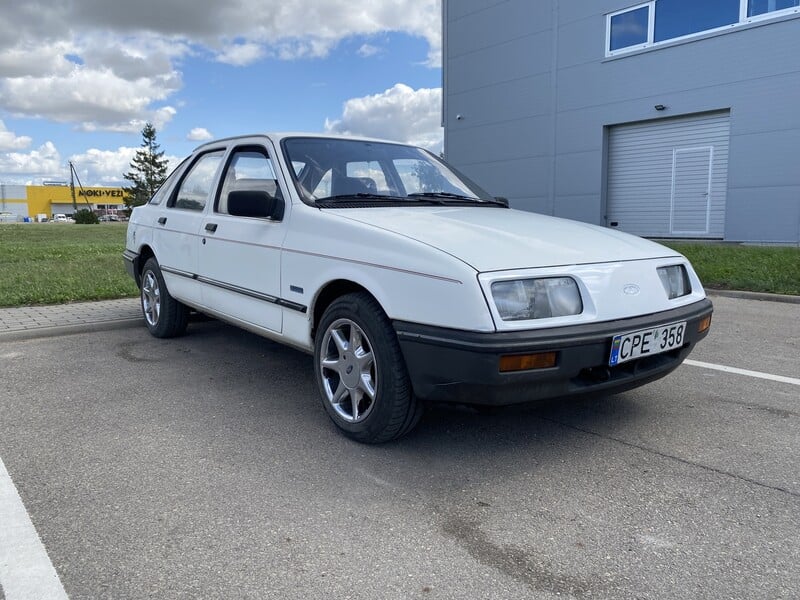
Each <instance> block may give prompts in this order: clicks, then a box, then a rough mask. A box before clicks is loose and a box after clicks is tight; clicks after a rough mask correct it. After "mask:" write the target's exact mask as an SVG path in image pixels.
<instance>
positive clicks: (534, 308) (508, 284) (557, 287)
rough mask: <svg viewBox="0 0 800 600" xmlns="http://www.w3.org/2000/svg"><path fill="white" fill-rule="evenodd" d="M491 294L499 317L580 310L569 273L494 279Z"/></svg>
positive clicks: (540, 316) (532, 316) (521, 318)
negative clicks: (504, 279)
mask: <svg viewBox="0 0 800 600" xmlns="http://www.w3.org/2000/svg"><path fill="white" fill-rule="evenodd" d="M492 297H493V298H494V304H495V306H496V307H497V312H498V313H500V318H501V319H503V321H524V320H527V319H546V318H548V317H565V316H567V315H579V314H580V313H581V312H583V302H581V293H580V292H579V291H578V284H577V283H575V280H574V279H572V278H571V277H547V278H543V279H516V280H513V281H495V282H494V283H493V284H492Z"/></svg>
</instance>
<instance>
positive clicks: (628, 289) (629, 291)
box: [622, 283, 639, 296]
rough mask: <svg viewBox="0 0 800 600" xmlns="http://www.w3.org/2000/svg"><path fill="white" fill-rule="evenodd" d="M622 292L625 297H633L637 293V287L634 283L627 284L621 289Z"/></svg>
mask: <svg viewBox="0 0 800 600" xmlns="http://www.w3.org/2000/svg"><path fill="white" fill-rule="evenodd" d="M622 291H623V292H625V295H626V296H635V295H636V294H638V293H639V286H638V285H636V284H635V283H629V284H628V285H626V286H625V287H624V288H622Z"/></svg>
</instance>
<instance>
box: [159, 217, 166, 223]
mask: <svg viewBox="0 0 800 600" xmlns="http://www.w3.org/2000/svg"><path fill="white" fill-rule="evenodd" d="M166 222H167V217H158V224H159V225H164V224H165V223H166Z"/></svg>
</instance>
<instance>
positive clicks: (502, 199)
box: [494, 196, 508, 208]
mask: <svg viewBox="0 0 800 600" xmlns="http://www.w3.org/2000/svg"><path fill="white" fill-rule="evenodd" d="M494 199H495V201H496V202H499V203H500V204H502V205H503V206H505V207H506V208H508V198H506V197H505V196H495V197H494Z"/></svg>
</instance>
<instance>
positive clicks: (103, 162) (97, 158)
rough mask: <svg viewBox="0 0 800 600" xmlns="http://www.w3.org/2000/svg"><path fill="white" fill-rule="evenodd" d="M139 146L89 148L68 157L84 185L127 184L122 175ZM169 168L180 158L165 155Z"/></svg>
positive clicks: (128, 169)
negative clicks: (109, 148) (111, 148)
mask: <svg viewBox="0 0 800 600" xmlns="http://www.w3.org/2000/svg"><path fill="white" fill-rule="evenodd" d="M137 150H139V148H130V147H127V146H120V147H119V148H117V149H116V150H98V149H97V148H90V149H89V150H86V152H83V153H81V154H73V155H72V156H70V157H69V160H70V161H72V164H73V165H74V166H75V170H76V171H77V173H78V177H79V178H80V180H81V183H82V184H83V185H84V186H87V187H88V186H93V185H99V186H128V185H130V182H128V181H127V180H126V179H125V178H124V177H123V175H124V174H125V173H127V172H128V171H130V170H131V161H132V160H133V157H134V155H135V154H136V151H137ZM164 158H166V159H167V162H168V164H169V170H172V169H173V168H175V167H176V166H178V164H179V162H180V160H181V159H180V158H179V157H177V156H165V157H164Z"/></svg>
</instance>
